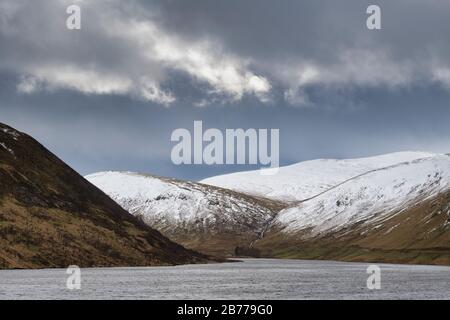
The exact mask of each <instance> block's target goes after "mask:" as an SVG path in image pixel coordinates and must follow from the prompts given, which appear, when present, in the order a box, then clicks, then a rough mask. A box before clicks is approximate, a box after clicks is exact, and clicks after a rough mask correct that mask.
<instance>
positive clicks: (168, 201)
mask: <svg viewBox="0 0 450 320" xmlns="http://www.w3.org/2000/svg"><path fill="white" fill-rule="evenodd" d="M85 178H86V179H87V180H89V181H90V182H91V183H92V184H94V185H95V186H97V187H98V188H100V189H101V190H103V191H104V192H105V193H106V194H108V195H109V196H110V197H111V198H112V199H113V200H115V201H116V202H117V203H119V204H120V205H121V206H122V207H123V208H124V209H126V210H128V211H129V212H130V213H132V214H133V215H136V216H139V217H141V218H142V219H143V221H144V222H146V223H147V224H148V225H150V226H152V227H154V228H156V229H158V230H159V231H161V232H162V233H163V234H164V235H167V236H169V237H171V238H172V239H174V240H176V241H179V242H181V243H182V244H184V245H187V244H190V241H191V240H192V239H196V238H198V237H202V240H199V242H204V241H206V240H205V239H206V238H207V239H209V240H210V241H222V240H223V241H225V239H227V238H231V240H227V241H230V242H231V243H232V246H229V247H228V250H231V251H232V250H234V246H236V245H237V244H240V242H239V241H240V240H242V238H244V239H245V241H244V242H245V243H246V242H250V241H252V240H253V239H254V238H255V237H257V235H258V234H259V232H261V230H262V228H263V227H264V226H265V225H266V223H267V221H269V220H271V219H272V218H273V216H274V215H275V214H276V213H277V212H278V211H279V210H280V209H281V208H282V207H281V206H280V204H279V203H276V202H273V201H269V200H267V201H266V200H264V199H262V200H260V199H255V198H253V197H251V196H247V195H242V194H239V193H236V192H233V191H230V190H225V189H221V188H217V187H212V186H207V185H202V184H200V183H195V182H188V181H180V180H175V179H168V178H160V177H154V176H150V175H143V174H138V173H132V172H100V173H95V174H92V175H88V176H86V177H85ZM206 235H209V236H208V237H206ZM210 235H215V236H214V237H213V238H211V236H210ZM205 237H206V238H205ZM235 242H237V243H235ZM202 245H203V244H202ZM191 247H195V248H196V249H198V247H197V245H195V246H191Z"/></svg>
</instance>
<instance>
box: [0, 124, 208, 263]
mask: <svg viewBox="0 0 450 320" xmlns="http://www.w3.org/2000/svg"><path fill="white" fill-rule="evenodd" d="M206 261H207V257H206V256H204V255H201V254H198V253H196V252H194V251H191V250H187V249H185V248H184V247H182V246H180V245H178V244H176V243H174V242H171V241H170V240H168V239H167V238H165V237H164V236H162V235H161V234H160V233H159V232H158V231H156V230H153V229H152V228H150V227H148V226H146V225H145V224H144V223H143V222H141V221H140V220H138V219H137V218H135V217H133V216H132V215H131V214H129V213H128V212H126V211H125V210H123V209H122V208H121V207H120V206H119V205H117V204H116V203H115V202H114V201H112V200H111V199H110V198H109V197H108V196H106V195H105V194H104V193H103V192H102V191H100V190H99V189H97V188H96V187H94V186H93V185H92V184H90V183H89V182H88V181H87V180H85V179H84V178H83V177H81V176H80V175H79V174H78V173H76V172H75V171H74V170H72V169H71V168H70V167H69V166H67V165H66V164H65V163H64V162H62V161H61V160H60V159H58V158H57V157H56V156H55V155H53V154H52V153H50V152H49V151H48V150H47V149H45V148H44V147H43V146H42V145H41V144H39V143H38V142H37V141H35V140H34V139H32V138H31V137H29V136H27V135H25V134H23V133H20V132H17V131H16V130H14V129H12V128H10V127H8V126H6V125H4V124H0V269H1V268H50V267H67V266H69V265H71V264H75V265H78V266H80V267H99V266H150V265H173V264H184V263H196V262H206Z"/></svg>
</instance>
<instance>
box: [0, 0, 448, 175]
mask: <svg viewBox="0 0 450 320" xmlns="http://www.w3.org/2000/svg"><path fill="white" fill-rule="evenodd" d="M76 2H78V3H79V4H80V6H81V7H82V30H81V31H69V30H67V29H66V28H65V19H66V17H67V15H66V13H65V8H66V7H67V5H69V4H72V3H73V1H63V0H58V1H54V0H42V1H39V2H37V1H31V0H30V1H25V0H23V1H13V0H2V1H1V2H0V121H1V122H7V123H9V124H10V125H13V126H16V127H18V128H19V129H21V130H24V131H26V132H29V133H31V134H32V135H34V136H36V137H37V138H38V139H39V140H40V141H42V142H43V143H44V144H45V145H46V146H48V147H49V148H50V149H51V150H53V151H55V152H56V153H57V154H58V155H60V156H61V157H62V158H63V159H64V160H66V161H67V162H68V163H69V164H71V165H72V166H74V167H75V168H76V169H77V170H79V171H80V172H82V173H91V172H93V171H98V170H108V169H120V170H136V171H146V172H150V173H155V174H160V175H168V176H178V177H182V178H194V179H195V178H202V177H205V176H208V175H212V174H217V173H222V172H224V171H235V170H241V169H250V168H249V167H239V168H238V167H235V166H232V167H226V166H223V167H204V166H190V167H189V166H188V167H177V166H174V165H172V164H171V162H170V160H169V156H170V148H171V144H170V141H169V138H170V133H171V131H172V130H174V129H176V128H180V127H184V128H191V127H192V124H193V121H194V120H203V121H204V125H205V126H206V127H216V128H239V127H243V128H279V129H280V132H281V161H282V163H283V164H287V163H291V162H295V161H300V160H306V159H313V158H320V157H357V156H368V155H371V154H378V153H384V152H392V151H399V150H428V151H435V152H450V150H449V147H448V146H449V145H450V144H449V143H450V141H449V140H450V127H449V126H448V122H449V121H450V109H449V108H448V101H449V98H450V61H449V59H448V57H449V56H450V41H448V36H447V35H448V34H449V32H450V30H449V29H450V23H449V22H448V21H450V19H449V18H450V3H449V2H446V1H438V0H431V1H427V2H425V1H421V0H396V1H387V0H379V1H377V4H379V5H380V6H381V8H382V30H381V31H369V30H367V29H366V26H365V18H366V15H365V10H366V8H367V6H368V5H369V1H361V0H348V1H335V0H322V1H313V0H310V1H298V0H283V1H278V2H276V3H275V2H274V1H269V0H250V1H241V0H227V1H210V0H196V1H185V0H171V1H140V0H130V1H126V2H125V1H118V0H95V1H88V0H84V1H81V0H80V1H76ZM371 3H372V1H370V4H371ZM169 106H170V107H169ZM292 106H295V107H301V108H292Z"/></svg>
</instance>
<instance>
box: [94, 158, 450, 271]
mask: <svg viewBox="0 0 450 320" xmlns="http://www.w3.org/2000/svg"><path fill="white" fill-rule="evenodd" d="M86 178H87V179H88V180H89V181H90V182H91V183H93V184H94V185H96V186H97V187H99V188H100V189H102V190H103V191H104V192H105V193H107V194H108V195H109V196H110V197H111V198H113V199H114V200H115V201H116V202H118V203H119V204H120V205H121V206H122V207H123V208H125V209H126V210H128V211H129V212H131V213H132V214H134V215H136V216H139V217H141V218H142V220H143V221H145V222H146V223H147V224H149V225H150V226H152V227H154V228H156V229H158V230H160V231H161V232H162V233H163V234H164V235H166V236H168V237H170V238H172V239H173V240H175V241H178V242H180V243H182V244H183V245H185V246H187V247H189V248H193V249H196V250H200V251H203V252H206V253H212V254H220V255H224V254H225V255H231V254H233V252H234V249H235V248H236V247H238V246H239V247H241V248H242V247H244V248H245V247H246V248H247V249H248V250H250V251H252V250H253V251H252V252H253V253H254V252H255V251H257V250H259V252H260V253H261V254H262V255H264V256H268V257H291V258H314V259H324V258H326V259H338V260H339V259H344V260H352V259H354V260H368V261H369V260H370V261H387V262H389V261H391V262H393V261H397V262H412V261H414V262H417V263H444V264H448V263H450V156H448V155H439V154H432V153H425V152H399V153H392V154H387V155H381V156H376V157H370V158H361V159H350V160H325V159H321V160H313V161H306V162H301V163H298V164H295V165H291V166H287V167H282V168H280V170H279V172H278V174H276V175H274V176H262V175H260V172H259V171H249V172H241V173H235V174H229V175H223V176H218V177H212V178H208V179H205V180H203V181H201V183H196V182H188V181H180V180H175V179H169V178H160V177H154V176H150V175H143V174H137V173H130V172H100V173H96V174H92V175H89V176H87V177H86ZM386 250H388V251H386ZM250 251H248V252H250ZM253 253H252V254H253Z"/></svg>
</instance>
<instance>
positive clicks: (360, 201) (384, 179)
mask: <svg viewBox="0 0 450 320" xmlns="http://www.w3.org/2000/svg"><path fill="white" fill-rule="evenodd" d="M449 188H450V157H449V156H447V155H437V156H434V157H430V158H424V159H418V160H414V161H412V162H410V163H401V164H397V165H394V166H391V167H388V168H384V169H379V170H375V171H372V172H369V173H366V174H363V175H361V176H359V177H356V178H353V179H351V180H349V181H347V182H345V183H343V184H341V185H339V186H337V187H335V188H332V189H331V190H329V191H327V192H325V193H323V194H320V195H318V196H316V197H314V198H312V199H309V200H307V201H305V202H303V203H301V204H299V205H296V206H294V207H292V208H289V209H285V210H283V211H281V212H280V213H279V214H278V216H277V218H276V219H275V221H274V222H273V224H274V225H278V226H282V227H284V229H283V232H285V233H292V232H298V231H301V230H308V231H307V237H310V236H316V235H318V234H321V233H330V232H332V231H336V230H339V229H341V228H343V227H347V226H351V225H354V224H356V223H358V222H364V223H365V224H366V225H370V226H371V227H373V228H379V227H381V226H382V224H383V219H386V218H388V217H389V218H391V214H392V213H398V212H401V211H404V210H406V209H408V208H410V207H411V206H413V205H415V204H417V203H419V202H421V201H425V200H427V199H429V198H431V197H433V196H436V195H438V194H441V193H443V192H444V191H446V190H449ZM425 222H426V221H424V223H425Z"/></svg>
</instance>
